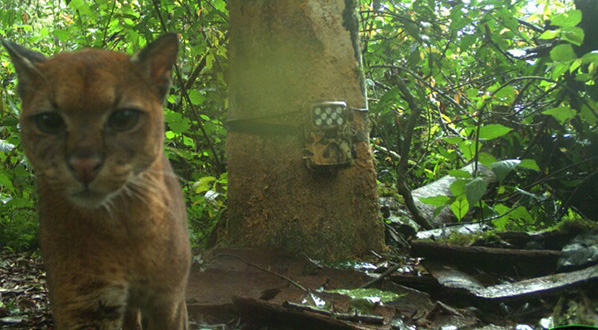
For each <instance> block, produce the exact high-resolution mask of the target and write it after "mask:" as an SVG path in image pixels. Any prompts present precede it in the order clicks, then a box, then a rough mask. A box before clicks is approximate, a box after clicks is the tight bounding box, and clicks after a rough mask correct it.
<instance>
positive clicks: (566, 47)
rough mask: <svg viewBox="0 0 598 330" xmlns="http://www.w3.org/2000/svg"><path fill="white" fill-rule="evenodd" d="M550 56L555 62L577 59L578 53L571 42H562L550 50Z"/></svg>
mask: <svg viewBox="0 0 598 330" xmlns="http://www.w3.org/2000/svg"><path fill="white" fill-rule="evenodd" d="M550 58H551V59H552V60H553V61H555V62H564V61H571V60H574V59H576V58H577V55H575V52H574V51H573V47H572V46H571V45H570V44H562V45H558V46H555V47H554V48H553V49H551V50H550Z"/></svg>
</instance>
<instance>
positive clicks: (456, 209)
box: [450, 197, 469, 221]
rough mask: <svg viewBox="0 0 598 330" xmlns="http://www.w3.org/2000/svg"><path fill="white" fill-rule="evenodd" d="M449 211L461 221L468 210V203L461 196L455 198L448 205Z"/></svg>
mask: <svg viewBox="0 0 598 330" xmlns="http://www.w3.org/2000/svg"><path fill="white" fill-rule="evenodd" d="M450 208H451V211H453V214H454V215H455V216H456V217H457V220H459V221H461V219H463V218H464V217H465V215H466V214H467V212H468V211H469V203H468V202H467V198H465V197H461V198H457V199H455V201H454V202H453V203H452V204H451V205H450Z"/></svg>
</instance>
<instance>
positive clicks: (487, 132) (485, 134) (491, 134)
mask: <svg viewBox="0 0 598 330" xmlns="http://www.w3.org/2000/svg"><path fill="white" fill-rule="evenodd" d="M510 131H511V129H510V128H508V127H506V126H503V125H501V124H490V125H485V126H482V127H481V128H480V139H482V140H492V139H496V138H497V137H501V136H503V135H505V134H507V133H509V132H510Z"/></svg>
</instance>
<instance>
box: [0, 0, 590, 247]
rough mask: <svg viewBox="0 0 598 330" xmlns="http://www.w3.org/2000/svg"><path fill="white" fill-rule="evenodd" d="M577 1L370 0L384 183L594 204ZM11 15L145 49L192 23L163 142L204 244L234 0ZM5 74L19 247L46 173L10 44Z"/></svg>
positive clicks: (371, 75)
mask: <svg viewBox="0 0 598 330" xmlns="http://www.w3.org/2000/svg"><path fill="white" fill-rule="evenodd" d="M573 9H574V7H573V4H572V3H570V2H568V1H564V2H557V1H535V2H531V1H530V2H528V1H516V0H511V1H504V0H469V1H463V2H460V1H448V0H444V1H442V0H436V1H435V0H404V1H394V0H387V1H370V0H363V1H362V7H361V16H362V21H361V24H362V39H363V40H362V47H363V53H364V62H365V73H366V83H367V85H368V88H369V97H370V108H371V118H372V123H373V125H372V127H373V132H372V136H373V137H372V143H373V146H374V150H375V152H376V158H377V166H378V170H379V180H380V182H381V185H384V186H386V187H391V188H392V189H395V187H396V184H397V180H400V181H404V182H405V183H406V184H407V186H408V187H410V188H416V187H419V186H422V185H425V184H426V183H429V182H431V181H433V180H435V179H438V178H439V177H441V176H443V175H446V174H451V175H453V176H456V177H458V178H459V180H458V181H457V183H455V184H454V185H453V187H451V192H452V193H453V195H454V197H449V196H439V197H436V198H432V199H429V200H428V202H429V203H432V204H434V205H438V206H440V207H441V206H446V205H448V206H449V207H450V208H451V209H452V210H453V212H454V213H455V214H456V215H457V217H458V218H459V219H463V218H465V217H467V216H471V215H475V216H476V217H478V218H479V219H490V220H492V221H493V223H494V225H496V226H497V227H499V228H501V229H505V228H509V229H521V230H526V229H530V228H537V227H542V226H544V225H551V224H553V223H555V222H556V221H558V220H559V219H561V218H563V217H572V216H574V217H576V216H578V214H582V215H585V216H588V217H593V216H595V215H596V214H595V212H593V211H594V209H592V208H591V207H589V205H591V204H592V199H594V200H595V199H596V195H592V194H594V193H595V191H594V192H591V191H590V192H588V191H587V190H584V189H582V188H583V187H585V186H587V185H592V182H595V181H596V180H597V178H596V177H597V172H596V170H595V168H596V162H597V157H596V156H595V155H597V154H598V153H596V152H595V150H596V148H597V144H596V143H598V136H597V133H596V123H597V118H598V117H597V105H596V99H597V97H596V95H594V94H593V93H594V92H593V89H592V86H593V84H594V83H593V78H594V77H595V71H596V66H597V64H598V55H596V54H594V53H588V54H584V53H581V51H580V46H582V45H584V30H582V29H581V28H580V27H578V25H579V24H580V20H581V17H582V15H581V12H580V11H576V10H573ZM546 19H551V24H550V25H546V24H545V20H546ZM0 21H1V26H2V31H1V34H2V37H4V38H7V39H10V40H12V41H15V42H17V43H20V44H23V45H26V46H27V47H29V48H32V49H35V50H38V51H40V52H42V53H44V54H48V55H51V54H54V53H56V52H60V51H66V50H76V49H81V48H86V47H101V48H107V49H112V50H118V51H126V52H129V53H133V52H135V51H137V50H139V49H140V48H141V47H143V46H144V45H145V44H146V42H147V41H149V40H153V39H154V38H155V37H156V36H158V35H159V34H161V33H163V32H165V31H177V32H179V33H180V35H181V40H182V47H181V53H180V60H179V63H178V67H177V70H176V72H175V76H174V86H173V88H172V89H171V94H170V96H169V98H168V102H167V109H166V112H165V117H166V124H167V132H166V148H167V153H168V156H169V158H170V159H171V161H172V162H173V164H174V167H175V170H176V172H177V173H178V174H179V175H180V176H181V179H182V181H183V186H184V192H185V196H186V199H187V204H188V206H189V209H188V210H189V211H188V212H189V219H190V223H191V226H192V228H193V229H194V230H193V231H192V232H193V233H194V235H195V237H193V238H192V239H193V241H194V243H196V244H202V240H203V238H205V236H206V234H207V233H208V232H209V231H210V229H211V228H212V227H213V226H214V225H215V223H216V221H217V220H218V219H219V218H220V216H221V214H222V212H223V211H224V209H225V205H226V186H227V177H226V168H225V155H224V145H223V141H224V138H225V134H226V130H225V128H224V125H223V123H224V122H225V118H226V108H227V100H226V96H227V95H226V94H227V86H226V80H225V72H226V67H227V52H226V43H227V38H228V36H227V27H228V17H227V9H226V1H224V0H205V1H195V2H190V1H173V0H153V1H128V0H118V1H108V0H98V1H84V0H70V1H69V0H67V1H60V2H53V1H44V0H38V1H33V0H31V1H9V0H1V2H0ZM545 25H546V26H545ZM538 45H543V46H544V48H542V49H546V51H542V50H538V49H540V48H538ZM525 49H528V51H525ZM530 49H535V50H534V51H532V50H530ZM591 49H593V48H591ZM0 81H1V83H2V89H0V93H1V96H0V97H1V103H0V107H1V108H0V110H1V112H0V126H1V127H0V202H1V203H0V244H1V245H4V248H8V249H23V248H28V247H34V246H35V233H36V228H37V224H36V211H35V192H34V191H35V188H34V177H33V174H32V172H31V169H30V167H29V165H28V163H27V161H26V159H25V157H24V155H23V153H22V149H21V147H20V144H21V143H20V138H19V135H18V125H17V118H18V99H17V97H16V95H15V83H16V81H15V75H14V70H13V68H12V66H11V64H10V62H9V59H8V55H7V54H6V53H5V52H2V53H1V54H0ZM414 100H417V101H415V102H414ZM397 156H401V157H403V159H404V161H403V162H400V161H399V160H398V158H399V157H397ZM407 159H408V160H409V161H408V162H407V161H406V160H407ZM476 159H477V160H479V161H480V162H481V163H482V164H485V165H487V166H489V167H493V169H494V170H495V173H497V176H498V178H499V183H498V184H495V185H492V186H491V187H488V186H487V185H486V183H484V182H483V180H480V179H479V178H478V177H477V176H478V175H477V173H474V174H473V175H471V174H468V173H465V172H462V171H458V169H459V168H460V167H461V166H462V165H464V164H466V163H468V162H471V161H472V160H476ZM487 190H488V191H490V193H488V194H485V195H484V192H486V191H487ZM480 210H481V211H482V212H480Z"/></svg>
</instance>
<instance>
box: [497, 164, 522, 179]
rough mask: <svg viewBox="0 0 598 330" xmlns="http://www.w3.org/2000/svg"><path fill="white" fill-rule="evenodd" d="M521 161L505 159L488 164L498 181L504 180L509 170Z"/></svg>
mask: <svg viewBox="0 0 598 330" xmlns="http://www.w3.org/2000/svg"><path fill="white" fill-rule="evenodd" d="M520 163H521V160H519V159H505V160H502V161H500V162H496V163H494V164H492V165H491V166H490V168H492V172H494V175H496V179H497V180H498V181H502V180H504V179H505V178H506V177H507V175H509V173H511V171H512V170H513V169H514V168H515V167H517V165H519V164H520Z"/></svg>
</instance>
